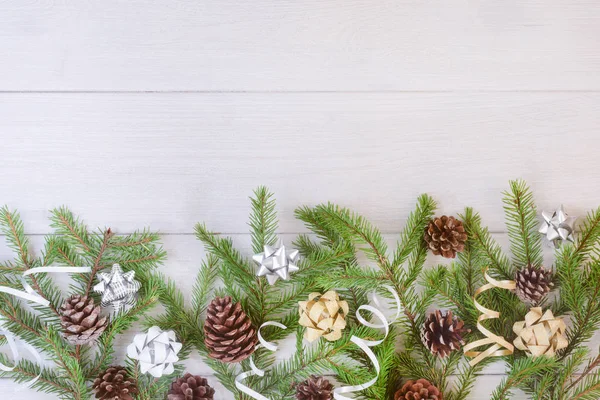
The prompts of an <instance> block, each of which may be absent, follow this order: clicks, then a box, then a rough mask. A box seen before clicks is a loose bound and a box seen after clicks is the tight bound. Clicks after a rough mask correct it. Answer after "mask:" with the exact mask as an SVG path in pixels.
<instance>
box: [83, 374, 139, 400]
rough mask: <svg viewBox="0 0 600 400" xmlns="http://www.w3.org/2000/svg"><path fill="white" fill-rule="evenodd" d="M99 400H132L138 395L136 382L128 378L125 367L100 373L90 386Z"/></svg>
mask: <svg viewBox="0 0 600 400" xmlns="http://www.w3.org/2000/svg"><path fill="white" fill-rule="evenodd" d="M92 388H93V389H94V391H95V392H96V398H97V399H100V400H133V395H134V394H137V393H138V388H137V382H136V381H135V380H134V379H133V378H130V377H129V375H128V374H127V371H126V370H125V367H119V366H112V367H108V368H107V369H106V371H104V372H103V373H101V374H100V375H99V376H98V377H97V378H96V379H94V383H93V384H92Z"/></svg>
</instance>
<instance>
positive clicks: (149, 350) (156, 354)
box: [127, 326, 182, 378]
mask: <svg viewBox="0 0 600 400" xmlns="http://www.w3.org/2000/svg"><path fill="white" fill-rule="evenodd" d="M181 347H182V345H181V343H179V342H177V338H176V337H175V332H173V331H166V332H163V331H162V330H161V329H160V328H159V327H157V326H153V327H151V328H150V329H148V332H146V333H140V334H137V335H135V337H134V338H133V343H131V344H130V345H129V346H127V355H128V356H129V358H131V359H133V360H138V362H139V365H140V371H141V372H142V374H145V373H149V374H150V375H152V376H154V377H155V378H160V377H161V376H163V375H169V374H172V373H173V371H174V370H175V368H174V363H176V362H177V361H179V357H177V353H179V351H180V350H181Z"/></svg>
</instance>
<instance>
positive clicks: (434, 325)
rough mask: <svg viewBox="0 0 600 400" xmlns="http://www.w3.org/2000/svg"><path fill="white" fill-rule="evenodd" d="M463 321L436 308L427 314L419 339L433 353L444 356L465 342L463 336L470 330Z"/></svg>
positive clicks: (449, 312) (450, 313)
mask: <svg viewBox="0 0 600 400" xmlns="http://www.w3.org/2000/svg"><path fill="white" fill-rule="evenodd" d="M464 325H465V324H464V322H463V321H461V320H460V319H458V318H457V317H456V316H454V315H452V311H447V312H446V314H443V313H442V311H440V310H436V311H435V312H432V313H431V314H429V316H428V317H427V319H426V320H425V323H424V324H423V329H422V331H421V340H422V341H423V344H424V345H425V347H427V348H428V349H429V350H430V351H431V352H432V353H433V354H436V355H438V356H439V357H442V358H443V357H446V356H447V355H449V354H450V353H451V352H453V351H454V350H458V349H459V348H460V347H461V346H462V345H464V344H465V342H464V340H463V337H464V335H466V334H467V333H469V332H470V330H469V329H467V328H465V326H464Z"/></svg>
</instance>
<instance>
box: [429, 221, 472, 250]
mask: <svg viewBox="0 0 600 400" xmlns="http://www.w3.org/2000/svg"><path fill="white" fill-rule="evenodd" d="M425 241H426V242H427V246H428V247H429V249H430V250H431V252H432V253H433V254H435V255H436V256H439V255H440V254H441V255H442V256H443V257H446V258H454V257H456V253H457V252H461V251H463V250H464V249H465V242H466V241H467V234H466V233H465V227H464V226H463V223H462V222H461V221H459V220H457V219H456V218H454V217H447V216H445V215H442V216H441V217H440V218H434V219H433V220H431V221H430V222H429V225H427V228H426V229H425Z"/></svg>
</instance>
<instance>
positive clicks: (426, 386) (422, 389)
mask: <svg viewBox="0 0 600 400" xmlns="http://www.w3.org/2000/svg"><path fill="white" fill-rule="evenodd" d="M394 400H443V396H442V392H441V391H440V390H439V389H438V388H437V387H435V386H434V385H433V384H432V383H431V382H429V381H428V380H427V379H419V380H417V381H408V382H406V383H405V384H404V385H403V386H402V387H401V388H400V389H399V390H398V391H397V392H396V393H395V394H394Z"/></svg>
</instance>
